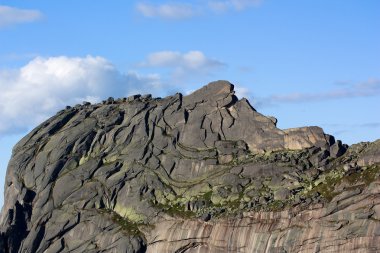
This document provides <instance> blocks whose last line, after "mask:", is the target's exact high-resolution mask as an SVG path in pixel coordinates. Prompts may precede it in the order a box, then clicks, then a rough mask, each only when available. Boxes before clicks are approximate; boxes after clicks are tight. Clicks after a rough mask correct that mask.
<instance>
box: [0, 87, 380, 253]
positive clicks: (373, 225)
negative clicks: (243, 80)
mask: <svg viewBox="0 0 380 253" xmlns="http://www.w3.org/2000/svg"><path fill="white" fill-rule="evenodd" d="M276 123H277V120H276V119H275V118H273V117H266V116H264V115H262V114H260V113H258V112H257V111H256V110H255V109H254V108H252V106H251V105H250V104H249V102H248V101H247V100H246V99H241V100H238V99H237V98H236V96H235V95H234V90H233V85H232V84H230V83H229V82H226V81H217V82H213V83H210V84H208V85H206V86H205V87H203V88H201V89H200V90H197V91H195V92H194V93H192V94H190V95H188V96H182V95H181V94H176V95H174V96H169V97H166V98H152V97H151V96H150V95H145V96H140V95H136V96H132V97H128V98H122V99H118V100H114V99H113V98H109V99H107V100H105V101H103V103H101V104H94V105H91V104H89V103H87V102H86V103H84V104H83V105H77V106H75V107H73V108H71V107H67V108H66V109H65V110H63V111H60V112H59V113H58V114H57V115H55V116H54V117H52V118H51V119H49V120H47V121H46V122H44V123H43V124H41V125H40V126H39V127H37V128H36V129H34V130H33V131H32V132H31V133H30V134H28V135H27V136H26V137H24V138H23V139H22V140H21V141H20V142H19V143H18V144H17V145H16V146H15V147H14V150H13V155H12V159H11V161H10V162H9V166H8V171H7V177H6V184H5V203H4V206H3V209H2V212H1V216H0V226H1V227H0V252H50V253H53V252H178V253H179V252H379V251H380V239H379V236H380V223H379V219H380V198H379V194H380V179H379V175H380V166H379V163H380V141H376V142H374V143H360V144H356V145H352V146H351V147H348V146H347V145H344V144H342V142H341V141H336V140H335V139H334V137H332V136H330V135H327V134H325V133H324V132H323V130H322V129H321V128H319V127H301V128H294V129H285V130H281V129H279V128H277V127H276Z"/></svg>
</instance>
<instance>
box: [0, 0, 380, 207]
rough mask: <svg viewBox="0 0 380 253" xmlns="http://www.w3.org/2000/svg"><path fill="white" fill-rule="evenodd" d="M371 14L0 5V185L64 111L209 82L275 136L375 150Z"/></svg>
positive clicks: (238, 6) (330, 9) (71, 3)
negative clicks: (285, 133)
mask: <svg viewBox="0 0 380 253" xmlns="http://www.w3.org/2000/svg"><path fill="white" fill-rule="evenodd" d="M379 10H380V1H378V0H366V1H360V0H334V1H331V0H318V1H316V0H310V1H304V0H281V1H280V0H193V1H166V0H162V1H149V0H147V1H139V0H136V1H122V0H113V1H104V0H65V1H62V0H57V1H48V0H28V1H25V0H12V1H2V0H0V184H1V185H3V182H4V178H5V172H6V168H7V163H8V161H9V159H10V156H11V152H12V147H13V146H14V145H15V144H16V143H17V141H18V140H20V139H21V138H22V137H23V136H25V135H26V134H27V133H28V132H29V131H30V130H31V129H33V128H34V127H35V126H37V125H38V124H39V123H41V122H43V121H44V120H46V119H47V118H49V117H50V116H52V115H54V114H55V113H56V112H57V111H59V110H60V109H63V108H64V107H65V106H66V105H75V104H78V103H82V101H90V102H97V101H101V100H102V99H105V98H107V97H109V96H113V97H116V98H117V97H124V96H128V95H132V94H137V93H141V94H147V93H150V94H152V95H153V96H156V97H163V96H167V95H170V94H174V93H176V92H181V93H183V94H188V93H190V92H192V91H194V90H196V89H198V88H200V87H202V86H203V85H205V84H207V83H208V82H211V81H214V80H229V81H230V82H231V83H233V84H235V90H236V93H237V95H238V97H239V98H242V97H247V98H248V99H249V100H250V102H251V104H252V105H253V106H254V107H255V108H256V109H257V110H258V111H259V112H261V113H263V114H264V115H271V116H275V117H276V118H277V119H278V127H280V128H284V129H285V128H291V127H300V126H314V125H317V126H321V127H322V128H323V129H324V131H325V132H326V133H329V134H332V135H334V136H335V137H336V138H337V139H341V140H342V141H343V142H344V143H347V144H353V143H357V142H360V141H374V140H376V139H378V138H380V116H379V115H380V114H379V113H378V110H379V108H380V107H379V101H380V32H379V27H380V11H379ZM2 203H3V190H2V187H0V206H1V205H2Z"/></svg>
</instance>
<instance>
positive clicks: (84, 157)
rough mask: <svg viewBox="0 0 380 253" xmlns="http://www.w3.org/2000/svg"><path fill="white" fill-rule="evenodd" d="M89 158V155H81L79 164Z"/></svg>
mask: <svg viewBox="0 0 380 253" xmlns="http://www.w3.org/2000/svg"><path fill="white" fill-rule="evenodd" d="M89 159H90V157H89V156H82V157H81V158H80V160H79V165H82V164H85V163H86V162H87V161H88V160H89Z"/></svg>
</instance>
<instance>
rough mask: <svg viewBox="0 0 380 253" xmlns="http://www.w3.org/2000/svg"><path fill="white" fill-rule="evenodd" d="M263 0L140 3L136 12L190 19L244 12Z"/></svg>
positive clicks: (147, 15)
mask: <svg viewBox="0 0 380 253" xmlns="http://www.w3.org/2000/svg"><path fill="white" fill-rule="evenodd" d="M261 2H262V0H211V1H206V0H203V1H199V2H198V3H193V4H190V3H174V2H167V3H164V4H151V3H147V2H138V3H137V4H136V10H137V12H138V13H140V14H141V15H142V16H144V17H147V18H161V19H167V20H170V19H171V20H173V19H175V20H179V19H188V18H192V17H194V16H198V15H200V14H205V13H210V12H211V13H225V12H227V11H231V10H233V11H243V10H245V9H248V8H250V7H257V6H259V5H260V4H261Z"/></svg>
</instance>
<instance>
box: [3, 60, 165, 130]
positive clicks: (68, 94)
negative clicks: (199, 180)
mask: <svg viewBox="0 0 380 253" xmlns="http://www.w3.org/2000/svg"><path fill="white" fill-rule="evenodd" d="M162 89H163V87H162V84H161V82H160V79H159V76H157V75H148V76H139V75H138V74H136V73H127V74H124V73H121V72H119V71H118V70H117V69H116V67H115V66H114V65H112V64H111V63H110V62H109V61H107V60H106V59H104V58H101V57H92V56H87V57H84V58H79V57H75V58H69V57H64V56H62V57H51V58H41V57H37V58H35V59H34V60H32V61H30V62H29V63H28V64H27V65H25V66H24V67H22V68H20V69H17V70H2V71H0V90H1V91H2V92H1V93H0V118H1V121H0V135H2V134H6V133H12V132H13V133H17V132H20V131H26V130H28V129H29V128H30V127H32V126H35V125H36V124H38V123H40V122H42V121H43V120H45V119H46V118H48V117H49V116H51V115H53V114H54V113H55V112H57V111H58V110H60V109H62V108H64V106H66V105H75V104H77V103H82V101H90V102H97V101H99V100H100V99H101V98H105V97H108V96H115V97H121V96H127V95H129V94H131V93H154V92H156V93H159V92H160V91H161V90H162Z"/></svg>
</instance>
